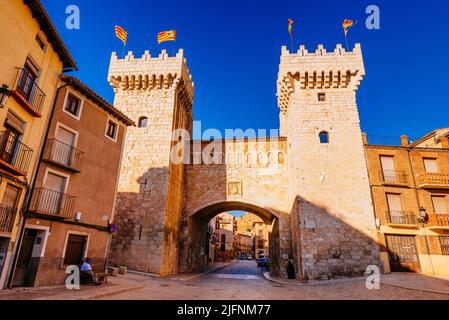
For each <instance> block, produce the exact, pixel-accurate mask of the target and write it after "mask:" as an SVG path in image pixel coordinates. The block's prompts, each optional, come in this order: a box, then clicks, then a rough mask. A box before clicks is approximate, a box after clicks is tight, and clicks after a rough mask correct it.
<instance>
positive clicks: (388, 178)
mask: <svg viewBox="0 0 449 320" xmlns="http://www.w3.org/2000/svg"><path fill="white" fill-rule="evenodd" d="M380 162H381V164H382V173H383V176H384V181H385V182H391V183H396V182H397V176H396V167H395V165H394V157H390V156H381V157H380Z"/></svg>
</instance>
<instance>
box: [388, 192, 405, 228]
mask: <svg viewBox="0 0 449 320" xmlns="http://www.w3.org/2000/svg"><path fill="white" fill-rule="evenodd" d="M387 202H388V211H389V213H390V222H391V223H401V222H402V220H403V212H402V203H401V195H400V194H394V193H387Z"/></svg>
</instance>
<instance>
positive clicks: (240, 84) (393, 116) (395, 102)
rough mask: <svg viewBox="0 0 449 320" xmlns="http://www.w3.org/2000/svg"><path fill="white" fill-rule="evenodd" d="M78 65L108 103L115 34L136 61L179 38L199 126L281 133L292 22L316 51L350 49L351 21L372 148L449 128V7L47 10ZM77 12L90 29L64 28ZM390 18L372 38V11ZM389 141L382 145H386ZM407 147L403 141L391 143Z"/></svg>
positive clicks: (230, 1)
mask: <svg viewBox="0 0 449 320" xmlns="http://www.w3.org/2000/svg"><path fill="white" fill-rule="evenodd" d="M42 2H43V3H44V5H45V7H46V9H47V10H48V12H49V14H50V16H51V17H52V19H53V21H54V23H55V25H56V26H57V28H58V29H59V31H60V33H61V35H62V37H63V39H64V41H65V42H66V44H67V45H68V47H69V48H70V50H71V52H72V54H73V56H74V57H75V59H76V61H77V62H78V64H79V67H80V71H79V72H77V73H76V74H75V75H76V76H77V77H79V78H80V79H81V80H82V81H84V82H85V83H86V84H88V85H89V86H90V87H92V88H93V89H94V90H95V91H97V92H98V93H99V94H100V95H102V96H103V97H105V98H106V99H107V100H108V101H110V102H112V101H113V92H112V90H111V89H110V87H109V85H108V83H107V81H106V78H107V70H108V65H109V59H110V54H111V52H112V51H117V52H119V53H120V54H121V51H122V45H121V42H120V41H119V40H118V39H117V38H116V37H115V34H114V26H115V25H116V24H118V25H121V26H122V27H124V28H125V29H126V30H127V31H128V47H127V49H129V50H132V51H133V52H134V53H135V54H136V55H141V54H143V52H144V50H147V49H148V50H150V52H151V53H152V55H158V54H159V53H160V51H161V50H162V49H164V48H165V49H168V51H169V52H171V44H170V43H169V44H163V45H158V44H157V41H156V35H157V33H158V32H160V31H164V30H169V29H176V30H177V31H178V40H177V43H176V45H177V47H181V48H184V50H185V53H186V57H187V59H188V65H189V67H190V69H191V73H192V75H193V79H194V81H195V86H196V90H195V104H194V118H195V120H201V121H202V122H203V123H202V126H203V128H217V129H219V130H224V129H227V128H230V129H235V128H242V129H247V128H254V129H272V128H278V126H279V116H278V114H279V111H278V108H277V102H276V96H275V94H276V79H277V72H278V66H279V57H280V52H281V46H282V45H289V44H290V38H289V35H288V33H287V19H288V18H292V19H293V20H294V21H295V43H296V44H297V45H299V43H301V44H304V45H305V46H306V47H307V49H309V51H314V50H315V48H316V46H317V45H318V44H319V43H322V44H324V45H325V47H326V48H327V49H328V50H332V49H333V48H334V47H335V45H336V44H337V43H344V37H343V31H342V28H341V23H342V21H343V19H345V18H350V19H353V20H358V21H359V23H358V25H356V26H355V27H353V28H352V29H351V31H350V35H349V37H350V38H349V40H350V46H353V44H354V43H355V42H360V43H361V44H362V49H363V53H364V57H365V66H366V72H367V76H366V78H365V80H364V82H363V83H362V86H361V87H360V91H359V93H358V103H359V110H360V116H361V123H362V129H363V130H364V131H366V132H368V134H369V135H370V142H382V143H397V142H398V141H399V136H400V135H401V134H408V135H409V136H410V137H411V139H417V138H419V137H420V136H422V135H424V134H426V133H428V132H430V131H432V130H433V129H435V128H439V127H449V121H448V117H447V107H448V99H447V94H446V93H447V91H448V90H447V84H448V80H447V79H448V78H447V75H448V74H449V61H448V57H449V55H448V53H449V41H447V39H449V28H448V27H447V25H446V20H447V16H448V15H449V4H448V3H446V2H443V1H436V0H431V1H419V2H418V1H411V2H410V1H403V0H395V1H383V0H382V1H380V0H378V1H375V2H371V1H370V2H368V1H363V0H362V1H361V0H358V1H324V0H313V1H294V0H289V1H283V0H278V1H268V0H266V1H265V0H258V1H242V0H239V1H237V0H227V1H204V0H189V1H185V0H183V1H179V0H171V1H152V0H148V1H141V0H127V1H118V0H110V1H88V0H58V1H55V0H43V1H42ZM72 4H74V5H77V6H78V7H79V8H80V11H81V29H80V30H68V29H66V28H65V19H66V17H67V15H66V14H65V9H66V7H67V6H68V5H72ZM370 4H376V5H377V6H379V8H380V10H381V29H380V30H368V29H366V28H365V23H364V22H365V20H366V18H367V14H366V13H365V9H366V7H367V6H368V5H370ZM377 136H381V137H377ZM389 137H398V138H389Z"/></svg>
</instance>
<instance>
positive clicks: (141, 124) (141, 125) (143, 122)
mask: <svg viewBox="0 0 449 320" xmlns="http://www.w3.org/2000/svg"><path fill="white" fill-rule="evenodd" d="M146 127H148V118H147V117H140V118H139V128H146Z"/></svg>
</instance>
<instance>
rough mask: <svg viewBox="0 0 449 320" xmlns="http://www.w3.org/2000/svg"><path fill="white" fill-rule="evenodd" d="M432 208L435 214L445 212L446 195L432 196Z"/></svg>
mask: <svg viewBox="0 0 449 320" xmlns="http://www.w3.org/2000/svg"><path fill="white" fill-rule="evenodd" d="M432 202H433V209H434V211H435V213H436V214H447V213H448V212H447V204H446V197H435V196H433V197H432Z"/></svg>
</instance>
